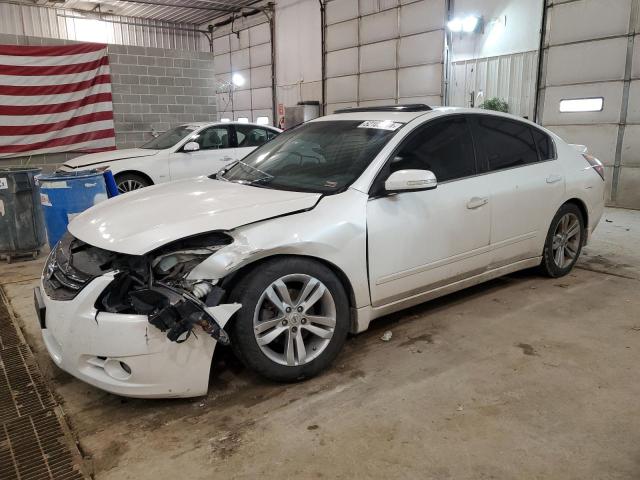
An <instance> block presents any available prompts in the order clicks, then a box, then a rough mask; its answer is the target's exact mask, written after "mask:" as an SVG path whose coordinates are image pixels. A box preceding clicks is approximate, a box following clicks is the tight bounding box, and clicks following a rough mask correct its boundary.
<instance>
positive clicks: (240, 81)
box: [231, 73, 244, 87]
mask: <svg viewBox="0 0 640 480" xmlns="http://www.w3.org/2000/svg"><path fill="white" fill-rule="evenodd" d="M231 81H232V82H233V84H234V85H235V86H236V87H241V86H243V85H244V77H243V76H242V75H240V74H239V73H234V74H233V76H232V77H231Z"/></svg>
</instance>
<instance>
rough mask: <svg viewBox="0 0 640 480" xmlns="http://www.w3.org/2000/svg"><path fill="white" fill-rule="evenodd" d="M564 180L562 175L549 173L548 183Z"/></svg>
mask: <svg viewBox="0 0 640 480" xmlns="http://www.w3.org/2000/svg"><path fill="white" fill-rule="evenodd" d="M561 181H562V177H561V176H560V175H549V176H548V177H547V183H550V184H551V183H558V182H561Z"/></svg>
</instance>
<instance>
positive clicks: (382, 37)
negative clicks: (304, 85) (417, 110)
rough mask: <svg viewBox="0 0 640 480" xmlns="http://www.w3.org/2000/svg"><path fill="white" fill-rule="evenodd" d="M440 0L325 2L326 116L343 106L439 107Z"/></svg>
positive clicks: (442, 1)
mask: <svg viewBox="0 0 640 480" xmlns="http://www.w3.org/2000/svg"><path fill="white" fill-rule="evenodd" d="M445 17H446V0H419V1H415V0H330V1H328V2H327V4H326V18H325V55H326V58H325V61H326V73H325V75H326V87H325V88H326V103H327V109H326V111H327V112H332V111H334V110H336V109H338V108H344V107H349V106H356V105H361V106H371V105H383V104H394V103H413V102H424V103H427V104H431V105H441V104H442V90H443V89H442V84H443V75H442V72H443V58H444V37H445V34H444V24H445Z"/></svg>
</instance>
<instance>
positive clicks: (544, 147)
mask: <svg viewBox="0 0 640 480" xmlns="http://www.w3.org/2000/svg"><path fill="white" fill-rule="evenodd" d="M532 131H533V138H534V139H535V141H536V145H537V146H538V152H539V153H540V160H543V161H544V160H552V159H554V158H556V151H555V148H554V145H553V140H551V137H550V136H549V135H547V134H546V133H544V132H542V131H540V130H538V129H536V128H533V129H532Z"/></svg>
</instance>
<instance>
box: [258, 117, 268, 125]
mask: <svg viewBox="0 0 640 480" xmlns="http://www.w3.org/2000/svg"><path fill="white" fill-rule="evenodd" d="M256 123H257V124H258V125H269V117H258V118H256Z"/></svg>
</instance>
